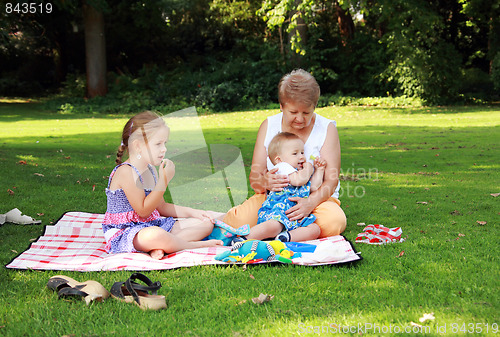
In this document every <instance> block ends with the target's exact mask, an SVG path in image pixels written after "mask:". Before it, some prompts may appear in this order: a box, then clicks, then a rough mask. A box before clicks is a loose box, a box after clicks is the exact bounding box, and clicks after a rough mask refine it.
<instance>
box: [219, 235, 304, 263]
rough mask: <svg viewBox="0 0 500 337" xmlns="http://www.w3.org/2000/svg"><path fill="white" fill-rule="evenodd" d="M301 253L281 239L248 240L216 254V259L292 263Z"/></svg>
mask: <svg viewBox="0 0 500 337" xmlns="http://www.w3.org/2000/svg"><path fill="white" fill-rule="evenodd" d="M300 256H301V253H298V252H293V251H291V250H289V249H287V247H286V246H285V244H284V243H283V242H281V241H278V240H274V241H260V240H246V241H242V242H237V243H235V244H234V246H233V247H232V248H231V250H228V251H227V252H224V253H220V254H218V255H216V256H215V259H216V260H219V261H223V262H242V263H257V262H261V261H266V262H275V261H279V262H283V263H292V259H294V258H296V257H300Z"/></svg>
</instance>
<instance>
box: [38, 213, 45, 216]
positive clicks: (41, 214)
mask: <svg viewBox="0 0 500 337" xmlns="http://www.w3.org/2000/svg"><path fill="white" fill-rule="evenodd" d="M36 215H38V216H44V215H45V214H44V213H36Z"/></svg>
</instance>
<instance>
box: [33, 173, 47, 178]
mask: <svg viewBox="0 0 500 337" xmlns="http://www.w3.org/2000/svg"><path fill="white" fill-rule="evenodd" d="M33 175H34V176H39V177H45V176H44V175H43V174H41V173H33Z"/></svg>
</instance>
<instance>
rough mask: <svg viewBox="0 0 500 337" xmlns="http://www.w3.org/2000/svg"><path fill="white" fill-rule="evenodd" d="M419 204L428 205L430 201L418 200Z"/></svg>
mask: <svg viewBox="0 0 500 337" xmlns="http://www.w3.org/2000/svg"><path fill="white" fill-rule="evenodd" d="M417 204H422V205H427V204H428V202H427V201H417Z"/></svg>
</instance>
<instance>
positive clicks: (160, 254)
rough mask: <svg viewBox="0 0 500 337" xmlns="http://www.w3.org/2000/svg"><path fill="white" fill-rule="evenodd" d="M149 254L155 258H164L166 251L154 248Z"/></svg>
mask: <svg viewBox="0 0 500 337" xmlns="http://www.w3.org/2000/svg"><path fill="white" fill-rule="evenodd" d="M149 255H151V257H152V258H153V259H155V260H161V259H162V258H163V255H164V252H163V249H153V250H152V251H150V252H149Z"/></svg>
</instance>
